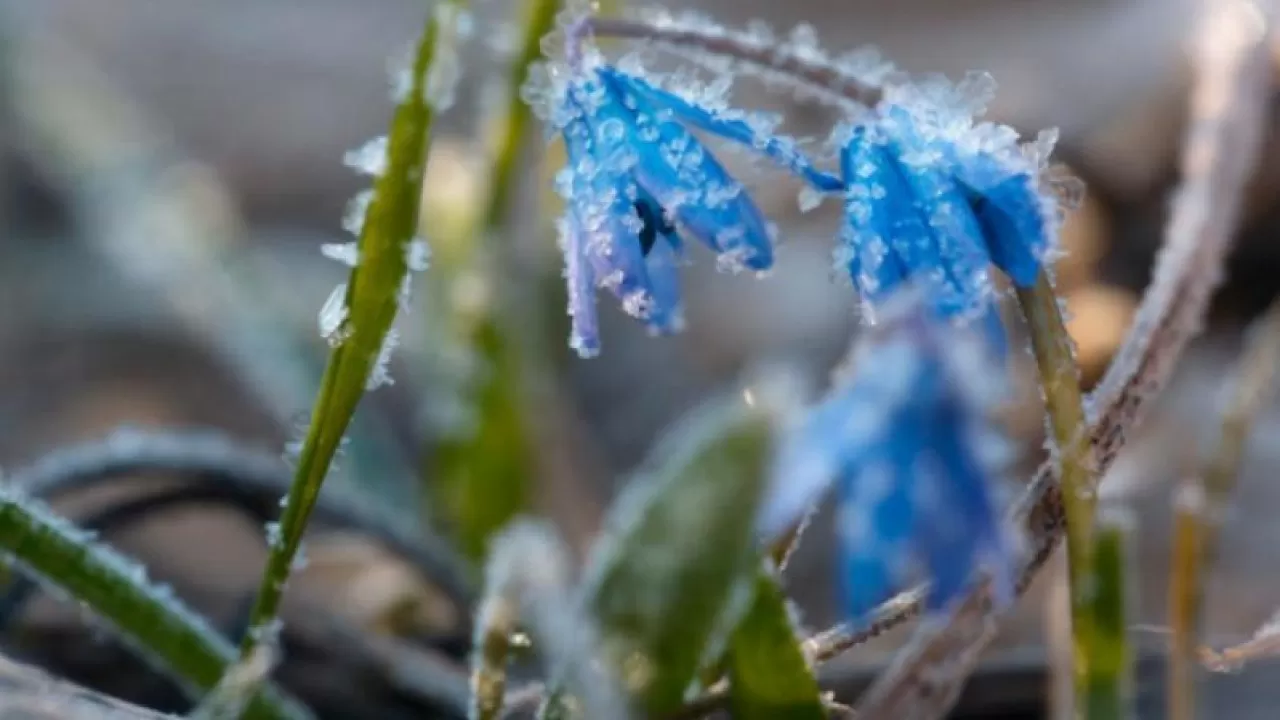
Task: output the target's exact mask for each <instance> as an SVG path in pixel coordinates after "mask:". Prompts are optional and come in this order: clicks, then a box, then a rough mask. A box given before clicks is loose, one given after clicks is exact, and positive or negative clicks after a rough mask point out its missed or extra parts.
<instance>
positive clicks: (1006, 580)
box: [759, 293, 1013, 621]
mask: <svg viewBox="0 0 1280 720" xmlns="http://www.w3.org/2000/svg"><path fill="white" fill-rule="evenodd" d="M908 294H909V295H911V296H912V297H911V298H910V300H908V299H905V298H902V297H898V298H894V299H893V300H891V301H890V302H889V304H887V305H886V306H885V308H884V309H885V311H886V312H887V313H888V315H887V316H886V317H885V318H884V321H883V322H882V323H881V324H880V325H878V326H877V327H876V328H875V329H874V330H872V331H871V333H872V335H871V337H869V338H867V339H866V340H865V342H863V343H862V344H861V345H860V346H859V348H858V352H857V353H856V354H855V356H854V359H853V364H852V368H851V370H850V373H849V376H848V377H847V378H845V380H844V381H843V382H841V383H840V384H839V386H838V387H837V388H836V389H835V390H834V391H833V392H832V393H831V394H830V395H829V396H828V397H827V398H826V399H825V400H823V401H822V402H820V403H819V404H818V405H817V406H816V407H814V408H812V409H811V410H810V411H809V412H807V413H806V414H805V415H804V416H803V418H801V419H800V420H799V421H798V422H797V423H796V424H795V425H794V427H793V428H792V429H791V431H789V432H788V433H787V434H786V435H785V437H784V439H783V441H782V444H781V446H780V448H779V452H778V454H777V456H776V459H775V460H776V464H775V469H774V479H773V482H772V485H771V491H770V494H769V498H768V499H767V501H766V503H765V505H764V510H763V511H762V514H761V516H760V522H759V529H760V532H761V534H762V535H764V536H765V537H776V536H778V535H779V534H781V533H782V532H783V531H785V530H786V529H787V528H788V527H789V526H791V525H792V524H794V523H795V522H797V521H798V519H799V518H800V517H802V516H803V515H804V513H805V512H807V510H808V508H809V507H811V506H812V505H813V504H814V503H816V502H817V501H818V500H819V499H820V498H821V496H822V495H823V494H825V493H826V491H827V490H828V489H829V488H830V487H831V486H832V485H833V484H834V485H835V487H836V494H837V498H838V511H837V532H838V534H839V542H838V545H839V547H840V557H841V565H842V567H841V577H842V579H843V590H844V597H845V607H846V608H847V611H848V614H849V616H850V617H851V618H854V619H855V621H861V620H863V619H865V616H866V614H867V613H868V612H870V611H871V610H873V609H874V608H875V607H876V606H877V605H879V604H880V603H882V602H884V601H885V600H887V599H889V598H890V597H892V596H893V595H894V594H895V593H897V592H900V591H902V590H904V589H906V587H908V586H909V584H910V583H911V582H912V580H913V578H915V577H916V576H918V575H921V574H923V575H924V576H925V577H924V579H927V580H929V581H930V582H931V584H930V589H929V593H928V595H927V599H926V606H927V608H928V609H929V610H931V611H940V610H945V609H946V608H948V607H949V606H950V605H951V603H952V602H953V601H954V600H956V599H958V598H959V597H961V594H962V593H963V591H964V590H966V589H967V587H969V584H970V583H971V582H972V580H973V575H974V573H975V571H977V570H979V569H985V570H986V571H987V572H988V573H989V574H990V576H991V578H992V580H993V587H994V588H995V593H996V597H997V599H998V600H1008V599H1010V598H1011V597H1012V592H1013V585H1012V577H1011V573H1010V565H1011V561H1012V557H1013V552H1012V547H1011V542H1010V538H1009V536H1008V535H1007V533H1006V530H1005V525H1004V523H1003V520H1002V518H1001V516H1000V512H999V508H998V504H999V503H998V502H997V500H996V495H997V488H996V487H995V485H994V482H993V478H994V476H995V474H996V473H995V472H994V466H995V465H998V464H999V463H1000V462H1001V461H1002V458H1001V457H1000V456H1001V455H1003V454H1004V453H1005V450H1006V447H1005V444H1004V441H1003V439H1002V438H1001V437H1000V436H999V435H998V434H997V433H996V432H995V431H994V429H993V428H992V426H991V424H990V412H991V410H992V405H993V403H994V402H995V401H996V400H998V399H999V397H1000V388H999V386H998V385H997V384H996V383H994V382H993V381H992V380H991V378H992V376H993V373H992V372H991V360H990V353H989V350H990V348H989V347H988V346H987V345H986V344H985V342H986V340H987V337H986V336H985V335H984V334H981V333H975V332H972V331H970V330H967V329H964V328H959V327H956V326H954V325H953V324H952V323H950V322H946V321H944V320H943V319H942V318H940V317H937V316H936V315H933V314H931V313H930V312H928V310H927V306H922V305H921V304H920V298H919V297H916V296H917V295H918V293H908ZM996 375H998V374H996Z"/></svg>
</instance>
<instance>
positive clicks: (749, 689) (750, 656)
mask: <svg viewBox="0 0 1280 720" xmlns="http://www.w3.org/2000/svg"><path fill="white" fill-rule="evenodd" d="M728 664H729V682H730V685H729V687H730V695H729V698H730V707H731V708H732V709H733V717H734V718H736V719H737V720H772V719H773V718H791V719H792V720H824V718H826V717H827V713H826V710H824V709H823V706H822V696H821V694H820V691H819V689H818V680H817V678H816V677H814V674H813V668H811V667H810V666H809V663H808V661H807V660H806V659H805V657H804V653H803V652H802V651H801V649H800V641H799V638H798V637H797V636H796V627H795V624H794V623H793V622H792V618H791V611H790V610H789V608H788V607H787V597H786V595H785V594H784V593H783V590H782V585H781V583H780V582H779V579H778V576H777V574H776V573H775V571H774V570H773V568H772V567H764V568H761V570H760V572H759V573H758V574H757V576H756V583H755V596H754V597H753V598H752V601H751V609H750V610H748V611H747V614H746V615H744V616H743V618H742V620H741V621H740V622H739V623H738V626H737V628H735V629H734V631H733V635H732V636H731V637H730V638H729V653H728Z"/></svg>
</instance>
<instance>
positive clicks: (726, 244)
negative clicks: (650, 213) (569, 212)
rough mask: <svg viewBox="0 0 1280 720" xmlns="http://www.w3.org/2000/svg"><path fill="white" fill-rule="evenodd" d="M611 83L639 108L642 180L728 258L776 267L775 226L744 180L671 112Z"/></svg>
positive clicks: (681, 220) (637, 174) (639, 171)
mask: <svg viewBox="0 0 1280 720" xmlns="http://www.w3.org/2000/svg"><path fill="white" fill-rule="evenodd" d="M614 77H617V76H616V75H615V76H614ZM611 87H612V88H613V90H614V92H616V93H617V97H618V98H620V102H621V103H623V104H626V105H627V106H629V107H632V108H633V113H634V121H635V125H634V128H635V130H634V131H635V134H636V137H637V139H638V142H637V144H636V146H635V147H636V156H637V157H636V163H635V179H636V181H637V182H638V183H639V185H640V186H641V187H642V188H644V190H645V191H646V192H648V193H649V194H650V195H652V196H653V197H654V198H655V199H656V200H657V201H658V203H659V204H660V205H661V206H662V207H663V208H664V209H665V210H666V212H667V213H669V214H670V215H671V216H672V217H674V218H675V219H676V221H677V222H678V223H679V224H680V226H681V227H682V228H683V229H684V230H685V231H687V232H689V233H690V234H692V235H693V236H694V237H696V238H698V239H699V240H700V241H702V242H703V243H705V244H707V245H708V246H709V247H711V249H712V250H714V251H716V252H717V253H719V254H720V255H721V256H722V258H724V259H725V260H726V261H729V262H733V263H734V264H741V265H742V266H744V267H747V268H750V269H752V270H766V269H768V268H769V267H772V265H773V241H772V231H771V229H770V226H769V224H768V223H767V222H766V221H765V219H764V216H763V215H762V214H761V212H760V210H759V208H757V207H756V205H755V203H754V202H752V200H751V198H750V197H749V196H748V195H747V192H746V190H745V188H743V186H742V185H741V183H739V182H737V181H736V180H734V179H733V178H731V177H730V176H729V174H728V173H727V172H726V171H725V169H724V168H723V167H722V166H721V165H720V163H719V162H718V161H717V160H716V159H715V157H714V156H713V155H712V154H711V153H710V151H708V150H707V149H706V148H705V147H704V146H703V145H702V143H700V142H699V141H698V140H697V138H695V137H693V135H692V134H690V133H689V131H688V130H686V129H685V128H684V127H683V126H682V125H680V123H678V122H676V121H675V120H674V119H673V117H672V116H671V114H670V113H665V114H664V113H662V112H661V111H658V110H655V109H654V108H652V107H651V106H650V105H649V104H648V103H647V102H646V101H645V100H644V99H643V98H642V97H640V96H637V95H635V94H633V93H630V92H628V91H627V90H626V86H625V85H624V84H620V83H613V84H611Z"/></svg>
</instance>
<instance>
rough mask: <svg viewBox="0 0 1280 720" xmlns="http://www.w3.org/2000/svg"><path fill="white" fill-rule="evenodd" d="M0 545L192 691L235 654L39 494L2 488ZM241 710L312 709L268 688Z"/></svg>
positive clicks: (285, 713)
mask: <svg viewBox="0 0 1280 720" xmlns="http://www.w3.org/2000/svg"><path fill="white" fill-rule="evenodd" d="M0 550H2V551H3V552H4V554H5V555H6V556H7V559H8V560H9V561H10V562H12V563H14V564H16V565H18V566H19V567H20V568H22V569H23V570H25V571H27V572H29V573H31V574H33V575H35V576H36V577H37V578H39V579H41V580H42V581H44V582H45V583H47V584H49V585H51V586H54V587H56V588H58V589H60V590H62V591H63V592H65V593H67V594H69V595H70V596H71V597H73V598H75V599H76V600H78V601H79V602H82V603H84V604H85V605H87V606H88V607H90V608H91V609H92V610H93V612H94V613H95V614H97V615H98V616H99V617H100V618H102V619H103V620H105V621H106V622H107V623H108V624H110V625H111V626H112V627H114V628H115V630H116V631H117V632H118V633H119V634H120V635H121V636H122V637H123V638H124V639H125V640H127V641H128V642H130V643H131V644H132V645H133V646H134V647H136V648H137V649H138V650H139V652H140V653H141V654H142V655H143V657H144V658H145V659H147V660H148V661H149V662H150V663H152V664H153V665H154V666H155V667H156V668H157V669H158V670H161V671H163V672H165V673H166V674H168V675H169V676H171V677H173V678H174V679H175V680H177V681H178V682H179V683H180V684H181V685H182V686H183V687H184V688H185V689H187V691H188V692H190V693H191V694H192V695H193V696H194V695H199V694H200V693H203V692H205V691H208V690H209V689H211V688H213V687H214V686H215V685H216V684H217V682H218V679H219V677H221V676H222V674H223V671H224V670H225V669H227V668H228V667H230V666H231V665H232V664H233V663H234V662H235V660H236V652H235V647H234V646H233V645H232V644H231V643H230V642H228V641H227V640H226V638H224V637H222V636H221V635H219V634H218V633H217V632H216V631H215V630H214V629H213V628H211V627H210V626H209V625H208V624H207V623H206V622H205V621H204V619H203V618H201V617H200V616H198V615H196V614H195V613H193V612H192V611H191V610H189V609H187V608H186V607H185V606H184V605H182V604H181V603H180V602H179V601H178V600H177V598H175V597H174V596H173V595H172V593H170V592H169V591H168V590H167V589H166V588H163V587H160V586H157V585H154V584H152V583H151V582H150V581H149V580H148V579H147V574H146V570H145V569H144V568H143V567H142V566H141V565H138V564H137V563H135V562H133V561H132V560H128V559H126V558H124V557H122V556H121V555H119V554H118V553H116V552H115V551H113V550H111V549H110V548H107V547H106V546H103V545H100V544H97V543H95V542H93V541H92V539H90V537H89V535H88V533H86V532H84V531H83V530H80V529H79V528H77V527H76V526H75V525H73V524H72V523H70V522H69V521H67V520H65V519H63V518H61V517H58V516H57V515H54V514H53V513H52V512H50V511H49V510H48V509H46V508H45V507H44V506H42V505H40V504H38V503H37V502H35V501H33V500H30V499H27V498H24V497H22V496H19V495H17V494H15V493H14V491H13V490H10V489H7V488H0ZM245 717H248V718H254V719H261V720H286V719H290V720H292V719H301V718H309V717H311V715H310V713H309V712H308V711H307V710H306V709H304V708H303V707H302V706H300V705H298V704H297V703H296V702H294V701H292V700H288V699H286V698H285V697H284V696H283V695H281V694H280V693H279V692H278V691H275V690H272V689H268V690H266V691H265V692H261V693H259V694H258V695H257V697H256V698H255V699H254V700H253V702H251V703H250V704H249V706H248V708H247V710H246V714H245Z"/></svg>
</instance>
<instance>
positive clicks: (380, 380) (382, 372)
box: [364, 328, 400, 390]
mask: <svg viewBox="0 0 1280 720" xmlns="http://www.w3.org/2000/svg"><path fill="white" fill-rule="evenodd" d="M399 345H400V331H399V330H397V329H395V328H391V329H390V330H388V331H387V335H386V337H384V338H383V339H382V346H381V347H380V348H378V357H377V358H375V359H374V362H373V366H372V367H370V368H369V379H368V380H367V381H366V382H365V386H364V387H365V390H377V389H378V388H380V387H382V386H383V385H392V384H394V383H395V381H394V380H393V379H392V378H391V354H392V353H393V352H395V349H396V347H397V346H399Z"/></svg>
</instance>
